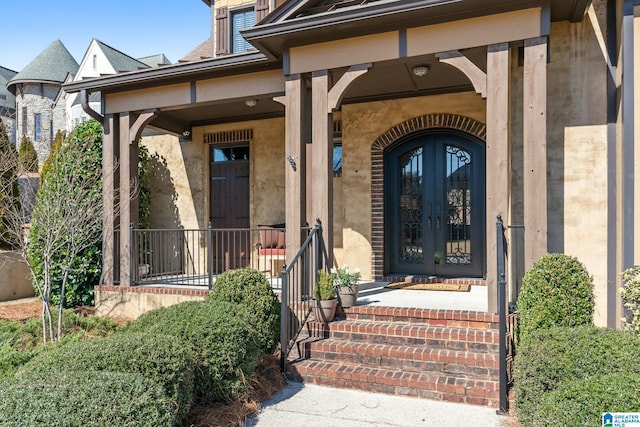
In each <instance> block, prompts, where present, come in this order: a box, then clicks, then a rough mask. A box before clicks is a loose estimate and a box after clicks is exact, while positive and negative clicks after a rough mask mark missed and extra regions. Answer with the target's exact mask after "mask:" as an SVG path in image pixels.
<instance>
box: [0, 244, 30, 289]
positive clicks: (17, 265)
mask: <svg viewBox="0 0 640 427" xmlns="http://www.w3.org/2000/svg"><path fill="white" fill-rule="evenodd" d="M33 295H35V293H34V290H33V286H32V285H31V275H30V273H29V267H28V266H27V264H26V263H25V262H24V260H23V259H22V257H21V256H20V254H18V253H16V252H11V251H4V250H0V301H11V300H15V299H20V298H28V297H32V296H33Z"/></svg>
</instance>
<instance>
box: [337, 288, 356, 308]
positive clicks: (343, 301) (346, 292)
mask: <svg viewBox="0 0 640 427" xmlns="http://www.w3.org/2000/svg"><path fill="white" fill-rule="evenodd" d="M358 290H359V288H358V285H353V286H352V287H351V289H349V288H347V287H341V288H340V289H338V300H339V301H340V306H341V307H342V308H349V307H353V306H354V305H356V301H357V300H358Z"/></svg>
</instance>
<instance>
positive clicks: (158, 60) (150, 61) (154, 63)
mask: <svg viewBox="0 0 640 427" xmlns="http://www.w3.org/2000/svg"><path fill="white" fill-rule="evenodd" d="M138 61H140V62H144V63H145V64H147V65H148V66H149V67H151V68H156V67H160V66H161V65H171V61H169V58H167V57H166V56H165V55H164V53H159V54H157V55H150V56H143V57H142V58H138Z"/></svg>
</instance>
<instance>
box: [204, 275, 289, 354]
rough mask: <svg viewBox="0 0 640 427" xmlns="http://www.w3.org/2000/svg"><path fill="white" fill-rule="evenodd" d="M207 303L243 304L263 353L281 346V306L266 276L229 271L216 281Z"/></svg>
mask: <svg viewBox="0 0 640 427" xmlns="http://www.w3.org/2000/svg"><path fill="white" fill-rule="evenodd" d="M207 299H208V300H217V301H228V302H233V303H236V304H243V305H244V306H245V307H246V308H247V310H248V311H249V313H250V314H251V315H252V323H253V327H254V328H255V330H256V331H257V332H258V339H259V342H260V346H261V347H262V349H263V350H265V351H266V352H269V353H270V352H272V351H273V350H275V348H276V347H277V346H278V343H279V342H280V341H279V340H280V303H279V302H278V297H276V295H275V294H274V293H273V289H271V285H270V284H269V282H268V281H267V278H266V277H265V276H264V274H262V273H260V272H259V271H257V270H253V269H250V268H242V269H238V270H229V271H226V272H224V273H222V274H221V275H220V276H218V277H217V278H216V281H215V283H214V284H213V288H212V289H211V292H209V296H208V297H207Z"/></svg>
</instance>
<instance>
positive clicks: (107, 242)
mask: <svg viewBox="0 0 640 427" xmlns="http://www.w3.org/2000/svg"><path fill="white" fill-rule="evenodd" d="M114 125H115V120H114V117H113V114H109V115H108V116H107V117H106V118H105V129H104V138H103V142H102V283H101V284H102V285H106V286H111V285H113V274H114V271H113V267H114V259H113V258H114V251H113V248H114V231H115V210H114V208H115V194H114V191H115V188H114V173H115V170H114V166H115V164H114V156H115V152H114V144H116V143H117V142H118V136H117V135H116V132H117V131H118V130H117V128H114ZM117 244H120V242H118V243H117ZM116 262H119V260H118V261H116Z"/></svg>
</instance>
